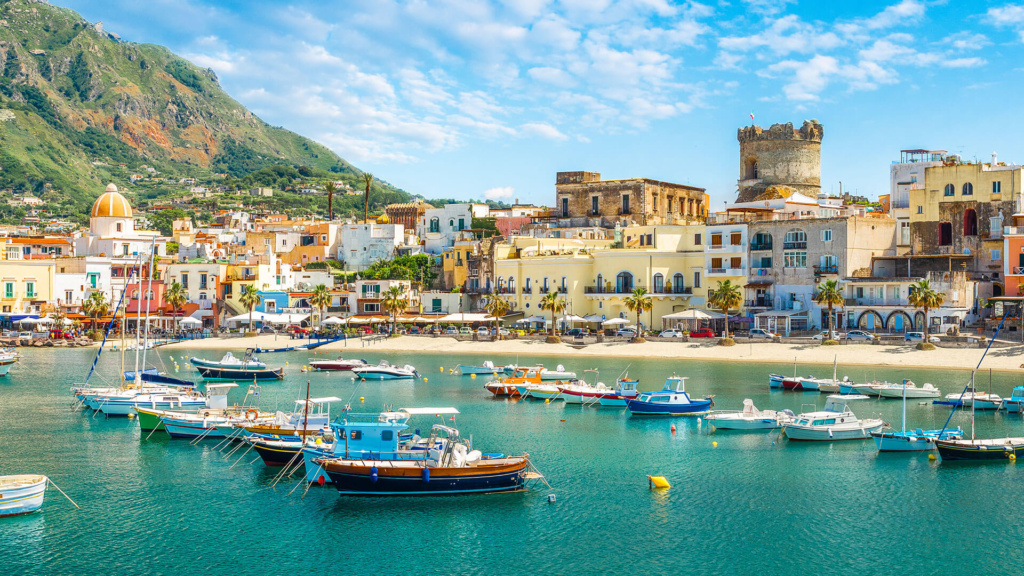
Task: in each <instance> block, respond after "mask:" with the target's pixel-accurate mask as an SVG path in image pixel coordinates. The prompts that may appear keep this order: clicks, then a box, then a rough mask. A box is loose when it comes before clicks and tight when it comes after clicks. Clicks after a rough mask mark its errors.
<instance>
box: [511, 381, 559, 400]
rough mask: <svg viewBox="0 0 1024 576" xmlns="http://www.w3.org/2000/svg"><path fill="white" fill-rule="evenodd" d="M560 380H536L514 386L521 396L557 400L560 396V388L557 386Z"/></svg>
mask: <svg viewBox="0 0 1024 576" xmlns="http://www.w3.org/2000/svg"><path fill="white" fill-rule="evenodd" d="M560 384H562V383H561V382H554V383H552V382H538V383H535V384H527V385H525V386H516V390H519V395H520V396H522V397H523V398H533V399H536V400H557V399H558V398H561V396H562V389H561V387H560V386H559V385H560Z"/></svg>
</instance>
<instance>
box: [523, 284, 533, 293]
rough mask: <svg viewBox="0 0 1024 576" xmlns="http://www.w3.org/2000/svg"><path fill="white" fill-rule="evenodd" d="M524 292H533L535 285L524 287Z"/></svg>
mask: <svg viewBox="0 0 1024 576" xmlns="http://www.w3.org/2000/svg"><path fill="white" fill-rule="evenodd" d="M523 294H533V286H525V287H523Z"/></svg>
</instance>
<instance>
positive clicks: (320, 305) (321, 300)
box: [308, 284, 331, 324]
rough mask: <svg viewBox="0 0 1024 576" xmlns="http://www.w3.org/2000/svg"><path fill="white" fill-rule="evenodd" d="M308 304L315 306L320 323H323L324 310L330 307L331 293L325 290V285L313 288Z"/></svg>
mask: <svg viewBox="0 0 1024 576" xmlns="http://www.w3.org/2000/svg"><path fill="white" fill-rule="evenodd" d="M308 300H309V303H310V304H311V305H312V306H315V307H316V308H317V309H318V310H319V311H320V323H321V324H323V323H324V308H326V307H328V306H330V305H331V291H330V290H329V289H328V288H327V285H326V284H319V285H317V287H316V288H313V293H312V294H310V296H309V298H308Z"/></svg>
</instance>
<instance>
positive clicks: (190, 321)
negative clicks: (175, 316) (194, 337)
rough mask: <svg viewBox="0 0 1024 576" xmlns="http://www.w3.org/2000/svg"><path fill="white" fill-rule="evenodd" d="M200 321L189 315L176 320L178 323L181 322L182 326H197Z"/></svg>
mask: <svg viewBox="0 0 1024 576" xmlns="http://www.w3.org/2000/svg"><path fill="white" fill-rule="evenodd" d="M202 323H203V321H202V320H198V319H196V318H193V317H191V316H185V317H183V318H182V319H181V320H178V324H181V325H182V326H199V325H201V324H202Z"/></svg>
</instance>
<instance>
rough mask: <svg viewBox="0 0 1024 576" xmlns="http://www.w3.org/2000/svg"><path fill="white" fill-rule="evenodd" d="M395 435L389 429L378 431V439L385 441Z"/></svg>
mask: <svg viewBox="0 0 1024 576" xmlns="http://www.w3.org/2000/svg"><path fill="white" fill-rule="evenodd" d="M394 437H395V433H394V432H392V431H391V430H385V431H383V432H381V433H380V439H381V440H383V441H385V442H387V441H389V440H391V439H393V438H394Z"/></svg>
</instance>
